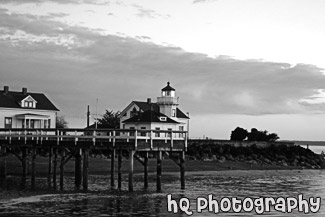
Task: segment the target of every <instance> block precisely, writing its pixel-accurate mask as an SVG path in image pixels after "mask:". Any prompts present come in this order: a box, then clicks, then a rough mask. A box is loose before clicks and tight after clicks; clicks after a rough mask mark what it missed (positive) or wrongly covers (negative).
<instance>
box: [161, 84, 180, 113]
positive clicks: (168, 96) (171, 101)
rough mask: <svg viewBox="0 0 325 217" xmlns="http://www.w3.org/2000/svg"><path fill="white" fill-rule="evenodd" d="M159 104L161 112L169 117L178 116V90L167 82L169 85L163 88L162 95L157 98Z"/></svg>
mask: <svg viewBox="0 0 325 217" xmlns="http://www.w3.org/2000/svg"><path fill="white" fill-rule="evenodd" d="M157 104H158V105H159V108H160V112H161V113H163V114H165V115H167V116H168V117H171V118H175V117H176V109H177V106H178V105H179V99H178V97H176V91H175V89H174V88H172V87H171V86H170V83H169V82H167V86H166V87H164V88H163V89H161V96H160V97H158V98H157Z"/></svg>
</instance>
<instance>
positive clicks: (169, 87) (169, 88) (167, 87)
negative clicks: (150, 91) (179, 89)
mask: <svg viewBox="0 0 325 217" xmlns="http://www.w3.org/2000/svg"><path fill="white" fill-rule="evenodd" d="M169 84H170V83H169V82H167V86H166V87H164V88H163V89H161V90H162V91H168V90H173V91H175V89H174V88H172V87H171V86H169Z"/></svg>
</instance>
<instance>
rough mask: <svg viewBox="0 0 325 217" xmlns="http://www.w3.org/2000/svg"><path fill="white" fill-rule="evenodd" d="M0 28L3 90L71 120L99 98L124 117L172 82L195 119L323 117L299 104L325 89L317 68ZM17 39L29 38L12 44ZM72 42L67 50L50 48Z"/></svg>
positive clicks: (70, 31) (50, 25) (49, 24)
mask: <svg viewBox="0 0 325 217" xmlns="http://www.w3.org/2000/svg"><path fill="white" fill-rule="evenodd" d="M0 28H2V31H6V35H7V37H6V38H2V39H1V40H0V49H1V51H2V52H1V53H0V65H1V68H0V75H1V81H0V85H9V86H11V87H12V88H11V89H13V88H17V89H18V90H19V89H21V87H23V86H24V87H25V86H27V87H28V88H29V89H30V90H31V91H35V92H37V91H39V92H45V93H46V94H47V95H48V96H49V97H50V98H51V99H52V100H53V101H54V102H55V104H56V105H57V106H58V107H59V108H60V110H61V112H62V113H63V114H65V116H66V117H72V118H83V117H84V113H85V108H86V106H87V105H88V104H92V103H94V102H95V99H96V98H99V99H100V108H101V110H104V109H114V110H121V109H123V108H124V107H125V106H126V105H127V104H128V103H129V102H130V101H132V100H146V98H148V97H151V98H153V101H155V100H154V99H155V97H157V96H159V95H160V89H161V88H162V87H164V86H165V85H166V82H167V81H170V82H171V85H172V86H173V87H174V88H176V91H177V95H178V96H179V97H180V100H181V108H183V109H184V110H185V111H189V112H190V113H191V114H223V113H228V114H250V115H260V114H288V113H317V112H324V111H325V106H324V104H321V103H317V104H315V103H310V102H308V101H305V102H302V101H301V100H302V99H306V98H308V97H313V96H315V94H317V93H318V92H317V91H318V90H323V89H325V76H324V75H323V69H321V68H318V67H316V66H313V65H307V64H297V65H294V66H292V65H290V64H287V63H275V62H263V61H260V60H236V59H234V58H231V57H227V56H219V57H216V58H211V57H208V56H206V55H204V54H199V53H188V52H185V51H184V50H182V49H181V48H179V47H172V46H160V45H156V44H154V43H150V42H148V40H147V41H146V40H144V39H145V38H146V36H140V37H139V38H131V37H126V36H117V35H102V34H99V33H98V31H94V30H92V29H87V28H82V27H78V26H68V25H67V24H63V23H60V22H58V21H53V20H51V18H50V17H42V18H41V19H40V18H39V17H35V16H31V15H18V14H11V15H9V14H6V13H5V11H2V12H0ZM19 31H22V32H24V33H25V34H26V36H25V37H21V38H20V41H18V42H17V43H13V41H14V40H15V37H18V36H19V35H17V32H19ZM32 36H33V37H34V38H35V39H37V38H38V39H41V40H34V39H33V37H32ZM67 36H71V37H72V39H71V40H72V41H71V43H70V44H69V46H64V45H63V44H64V43H63V44H62V43H61V44H60V43H56V41H54V42H53V41H51V40H48V39H49V38H52V39H60V38H64V37H67ZM42 37H43V39H42ZM18 39H19V38H18ZM18 39H17V40H18ZM32 39H33V40H32Z"/></svg>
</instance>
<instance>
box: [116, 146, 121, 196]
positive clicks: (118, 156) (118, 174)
mask: <svg viewBox="0 0 325 217" xmlns="http://www.w3.org/2000/svg"><path fill="white" fill-rule="evenodd" d="M121 168H122V149H119V150H118V155H117V189H118V190H121V188H122V172H121Z"/></svg>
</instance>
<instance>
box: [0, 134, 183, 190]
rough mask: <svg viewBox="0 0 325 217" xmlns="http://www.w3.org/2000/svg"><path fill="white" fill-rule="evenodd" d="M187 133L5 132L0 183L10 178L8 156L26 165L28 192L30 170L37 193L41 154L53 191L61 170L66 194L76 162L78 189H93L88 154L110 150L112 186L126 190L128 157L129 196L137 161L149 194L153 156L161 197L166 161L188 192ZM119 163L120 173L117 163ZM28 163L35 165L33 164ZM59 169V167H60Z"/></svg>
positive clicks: (1, 143) (0, 147) (61, 184)
mask: <svg viewBox="0 0 325 217" xmlns="http://www.w3.org/2000/svg"><path fill="white" fill-rule="evenodd" d="M186 149H187V132H186V131H162V130H160V131H156V130H110V129H97V130H88V129H0V180H5V179H6V176H7V156H8V155H14V156H16V157H17V159H19V161H20V162H21V165H22V173H21V176H22V186H26V180H27V175H28V174H27V171H28V170H27V169H28V166H29V167H30V171H31V172H30V181H31V184H30V186H31V188H32V189H33V188H35V177H36V172H37V171H36V169H35V168H36V166H35V164H36V163H35V160H36V157H37V156H38V153H40V152H41V151H42V152H46V153H47V156H48V177H47V178H48V183H49V187H50V188H53V189H57V173H58V172H57V169H59V176H60V177H59V187H60V190H63V189H64V166H65V164H66V163H67V162H68V161H69V160H70V159H72V158H74V160H75V161H74V162H75V168H74V175H75V187H76V188H77V189H80V187H81V185H82V187H83V189H84V190H87V189H88V173H89V152H90V151H93V150H105V151H109V152H110V159H111V169H110V175H111V177H110V178H111V179H110V182H111V183H110V186H111V188H115V173H116V172H117V188H118V189H119V190H121V188H122V184H121V183H122V172H121V167H122V162H123V155H122V153H123V152H124V153H125V152H127V153H128V157H127V158H128V165H129V174H128V175H129V178H128V190H129V191H130V192H132V191H133V172H134V159H136V160H138V161H139V162H140V163H141V164H142V165H143V167H144V170H143V171H144V172H143V173H144V174H143V175H144V188H145V189H147V188H148V158H149V153H154V154H155V156H156V158H157V177H156V182H157V191H158V192H159V191H161V190H162V189H161V176H162V156H163V155H167V156H168V157H169V158H170V159H172V160H173V161H174V162H175V163H176V164H177V165H178V166H179V168H180V179H181V180H180V186H181V189H185V166H184V164H185V151H186ZM116 158H117V162H116V163H117V171H115V160H116ZM28 159H29V160H30V163H29V164H28ZM58 165H59V166H58Z"/></svg>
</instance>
